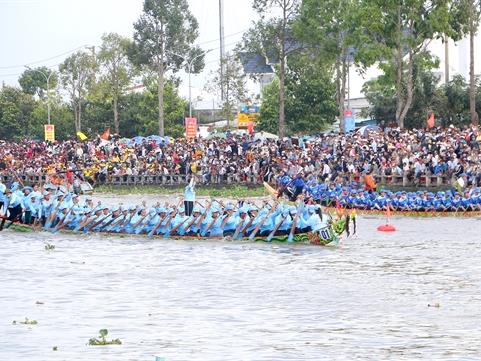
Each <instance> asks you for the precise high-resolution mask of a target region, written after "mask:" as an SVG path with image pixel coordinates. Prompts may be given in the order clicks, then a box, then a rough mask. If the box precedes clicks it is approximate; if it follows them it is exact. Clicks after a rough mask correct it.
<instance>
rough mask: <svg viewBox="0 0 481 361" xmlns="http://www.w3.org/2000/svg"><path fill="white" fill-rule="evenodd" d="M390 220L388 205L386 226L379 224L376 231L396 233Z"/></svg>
mask: <svg viewBox="0 0 481 361" xmlns="http://www.w3.org/2000/svg"><path fill="white" fill-rule="evenodd" d="M390 218H391V208H390V206H389V204H388V205H387V209H386V224H381V225H380V226H378V227H377V230H378V231H379V232H396V227H394V226H393V225H392V224H391V223H390Z"/></svg>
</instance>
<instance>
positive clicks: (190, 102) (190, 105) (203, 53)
mask: <svg viewBox="0 0 481 361" xmlns="http://www.w3.org/2000/svg"><path fill="white" fill-rule="evenodd" d="M211 51H212V49H209V50H206V51H203V52H202V53H200V54H199V55H196V56H194V57H193V58H192V59H191V60H190V61H187V58H186V57H185V56H182V55H180V54H176V53H174V52H172V51H169V52H168V53H170V54H172V55H175V56H178V57H179V58H181V59H182V60H184V61H187V73H188V75H189V118H192V86H191V81H190V74H191V72H192V65H193V64H194V61H195V60H197V59H198V58H200V57H201V56H202V55H205V54H207V53H208V52H211Z"/></svg>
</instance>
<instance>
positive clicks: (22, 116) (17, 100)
mask: <svg viewBox="0 0 481 361" xmlns="http://www.w3.org/2000/svg"><path fill="white" fill-rule="evenodd" d="M34 108H35V100H34V99H33V96H32V95H31V94H26V93H24V92H22V90H21V89H19V88H15V87H11V86H4V87H3V88H2V89H1V90H0V124H1V125H2V126H1V127H0V139H22V138H30V137H32V136H35V135H36V134H34V130H35V129H36V128H37V129H38V128H39V127H38V124H37V125H36V124H32V111H33V109H34Z"/></svg>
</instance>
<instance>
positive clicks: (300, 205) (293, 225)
mask: <svg viewBox="0 0 481 361" xmlns="http://www.w3.org/2000/svg"><path fill="white" fill-rule="evenodd" d="M303 204H304V202H303V200H302V199H300V200H299V206H298V207H297V213H296V217H295V218H294V221H293V222H292V226H291V231H290V232H289V237H287V242H292V241H293V240H294V233H295V232H296V228H297V222H298V221H299V217H300V215H301V210H302V205H303Z"/></svg>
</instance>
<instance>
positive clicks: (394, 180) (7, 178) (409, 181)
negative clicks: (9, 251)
mask: <svg viewBox="0 0 481 361" xmlns="http://www.w3.org/2000/svg"><path fill="white" fill-rule="evenodd" d="M373 177H374V179H375V180H376V182H377V183H378V184H380V185H384V186H389V185H391V186H396V187H413V186H418V187H426V188H429V187H443V186H449V185H451V184H452V182H453V180H454V179H452V177H451V176H447V175H421V176H419V177H409V176H408V175H407V174H404V175H389V176H388V175H373ZM18 178H20V179H21V180H22V182H23V183H24V184H38V183H45V182H46V178H47V176H46V175H44V174H43V175H38V174H34V175H31V174H23V175H19V176H18ZM199 178H200V179H201V181H200V182H201V183H209V184H219V185H230V184H252V185H255V184H262V182H263V177H262V176H260V175H248V176H245V175H242V176H241V175H238V174H235V175H234V174H229V175H223V176H220V175H216V176H209V177H202V176H201V177H199ZM317 178H318V181H322V177H321V176H320V175H318V176H317ZM188 179H189V176H187V175H180V174H170V175H110V176H107V177H106V180H105V181H103V182H100V181H98V182H96V184H105V185H111V186H143V185H159V186H183V185H185V184H187V183H188ZM13 180H14V176H13V175H0V181H1V182H3V183H4V184H8V183H9V182H12V181H13ZM269 180H270V179H269ZM337 180H338V181H349V182H353V181H355V182H362V176H361V175H355V174H339V175H338V178H337Z"/></svg>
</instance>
